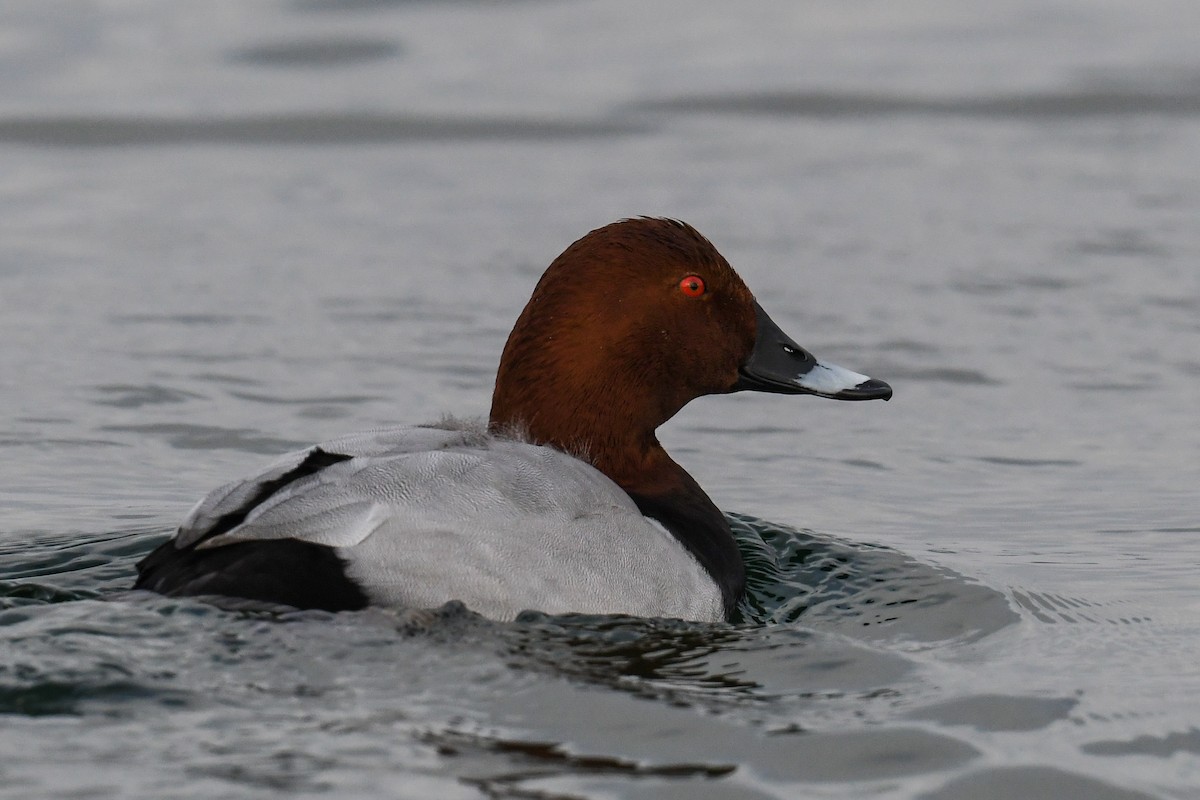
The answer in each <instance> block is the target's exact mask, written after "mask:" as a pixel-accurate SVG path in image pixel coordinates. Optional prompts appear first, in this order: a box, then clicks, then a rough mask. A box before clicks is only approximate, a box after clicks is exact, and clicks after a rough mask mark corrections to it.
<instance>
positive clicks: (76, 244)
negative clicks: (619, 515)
mask: <svg viewBox="0 0 1200 800" xmlns="http://www.w3.org/2000/svg"><path fill="white" fill-rule="evenodd" d="M4 15H5V21H4V27H3V34H2V35H0V70H2V71H3V74H4V76H5V79H4V81H3V84H2V85H0V166H2V167H3V175H4V180H3V181H2V182H0V242H2V246H0V342H2V343H3V344H2V346H0V512H2V514H0V796H2V797H14V798H15V797H21V798H28V797H48V798H49V797H53V798H61V797H116V796H119V797H130V798H166V797H172V798H173V797H181V798H182V797H196V798H217V797H220V798H224V797H229V798H233V797H237V798H242V797H262V798H267V797H288V798H292V797H309V796H328V797H354V798H364V797H389V798H393V797H404V798H430V797H437V798H483V797H514V798H515V797H539V798H581V797H586V798H618V797H619V798H643V797H644V798H676V797H677V798H685V797H686V798H695V797H713V798H756V799H757V798H795V797H830V798H832V797H838V798H863V797H878V798H937V799H938V800H948V799H949V798H954V799H956V800H967V799H974V798H1010V797H1020V798H1055V799H1056V800H1057V799H1058V798H1099V799H1100V800H1107V799H1109V798H1145V797H1158V798H1195V797H1200V700H1198V699H1197V698H1200V669H1198V668H1197V664H1198V663H1200V593H1198V592H1197V579H1196V575H1197V569H1198V566H1200V543H1198V540H1200V492H1198V490H1197V486H1200V413H1198V412H1197V409H1196V401H1195V398H1196V390H1197V386H1198V384H1200V225H1198V224H1197V220H1198V219H1200V170H1198V169H1197V160H1196V154H1197V153H1200V56H1197V50H1196V47H1195V35H1194V33H1195V31H1196V30H1200V6H1196V5H1195V4H1194V3H1189V2H1185V1H1184V0H1175V1H1174V2H1170V1H1168V0H1154V1H1152V2H1149V3H1139V4H1119V3H1093V2H1084V0H1063V1H1061V2H1059V1H1055V2H1038V3H1033V2H1022V1H1021V0H1004V2H990V3H983V2H954V3H951V2H946V1H945V0H929V2H915V3H904V4H893V3H883V2H867V3H856V4H846V3H841V2H834V1H833V0H830V1H829V2H805V3H790V2H761V3H759V2H756V3H748V4H737V6H736V8H735V7H734V6H733V5H731V4H722V3H682V2H679V3H676V2H664V3H658V4H653V5H647V4H636V3H627V2H608V1H607V0H606V2H598V0H596V1H587V0H578V1H576V2H568V1H564V2H554V1H553V0H544V1H542V2H535V1H533V0H530V1H529V2H511V3H487V2H469V1H468V2H437V1H436V0H430V1H429V2H391V1H389V0H367V1H366V2H335V1H334V0H291V1H290V2H277V3H258V4H245V3H238V2H219V3H205V4H160V3H150V2H139V1H138V0H133V1H132V2H129V1H127V0H121V1H120V2H118V1H117V0H111V1H110V2H72V1H71V0H67V1H66V2H56V3H53V4H47V3H35V2H23V1H21V0H18V2H12V3H9V4H8V6H7V7H6V10H5V12H4ZM636 214H654V215H667V216H673V217H679V218H682V219H685V220H688V221H689V222H691V223H693V224H694V225H696V226H697V227H698V228H699V229H700V230H701V231H703V232H704V233H705V234H707V235H708V236H709V237H710V238H711V239H712V240H713V241H714V242H715V243H716V244H717V246H718V247H719V248H720V249H721V250H722V252H723V253H724V254H725V255H726V256H727V257H728V258H729V259H730V260H731V262H732V263H733V264H734V265H735V267H737V268H738V269H739V271H740V272H741V274H742V275H743V277H744V278H745V279H746V281H747V283H748V284H749V285H750V287H751V288H752V289H753V290H754V291H755V292H756V294H757V296H758V297H759V299H760V300H761V301H762V303H763V305H764V306H765V307H766V308H767V309H768V310H769V311H770V313H771V314H772V316H773V317H774V318H775V319H776V321H778V322H779V323H780V324H781V325H782V326H783V327H784V329H785V330H787V331H788V332H789V333H791V334H792V335H793V336H794V337H795V338H796V339H797V340H798V341H799V342H800V343H801V344H803V345H805V346H806V347H811V348H812V349H813V350H814V351H815V352H816V353H818V354H819V355H821V356H824V357H827V358H829V359H830V360H832V361H834V362H836V363H840V364H844V365H845V366H848V367H852V368H854V369H857V370H858V371H861V372H866V373H868V374H871V375H873V376H876V377H879V378H883V379H885V380H887V381H889V382H890V383H891V384H892V385H893V387H894V388H895V390H896V397H895V399H894V400H893V401H892V402H890V403H888V404H882V403H869V404H843V403H832V402H827V401H822V400H818V399H815V398H794V397H793V398H788V397H779V396H733V397H716V398H706V399H703V400H700V401H697V402H695V403H693V404H692V405H691V406H689V407H688V408H687V409H685V410H684V411H683V412H682V413H681V414H680V415H679V416H678V417H677V418H676V419H675V420H673V421H672V422H671V423H669V424H668V425H667V426H666V427H665V428H664V429H663V430H662V432H661V435H662V439H663V441H664V443H665V444H666V446H667V447H668V449H669V450H670V451H671V452H672V454H673V455H674V456H675V457H676V459H677V460H678V461H680V462H681V463H682V464H684V465H685V466H686V467H687V468H688V469H689V471H691V472H692V473H693V475H695V476H696V478H697V479H698V480H699V481H700V483H701V484H702V485H703V486H704V487H705V488H706V489H707V490H708V492H709V493H710V494H711V495H712V497H713V498H714V500H715V501H716V502H717V503H718V505H720V506H721V507H722V508H724V509H726V510H728V512H729V513H730V514H731V519H732V520H733V522H734V526H735V529H736V531H737V533H738V536H739V541H740V544H741V546H742V549H743V551H744V552H745V554H746V558H747V561H748V564H749V566H750V571H751V592H750V595H749V597H748V598H747V601H746V603H744V604H743V607H742V609H741V612H742V619H741V620H740V621H739V622H738V623H737V624H733V625H723V626H716V627H714V626H701V625H692V624H683V623H678V622H670V621H663V620H636V619H625V618H605V617H600V618H597V617H568V618H552V617H545V616H542V615H537V614H529V615H526V616H525V617H523V618H522V619H521V620H519V621H518V622H516V623H512V624H503V625H501V624H494V623H490V622H487V621H484V620H481V619H478V618H476V617H474V616H473V615H471V614H470V613H469V612H467V611H466V610H464V609H462V608H458V607H454V606H450V607H447V608H443V609H439V610H435V611H430V612H425V613H404V612H393V611H384V610H370V611H365V612H360V613H348V614H339V615H329V614H320V613H311V612H305V613H301V612H291V613H273V614H271V613H249V612H244V611H241V612H239V611H235V610H223V609H220V608H216V607H213V606H211V605H206V604H204V603H199V602H195V601H191V600H169V599H164V598H160V597H155V596H149V595H143V594H140V593H136V594H135V593H130V592H128V591H127V589H128V587H129V586H130V585H131V583H132V580H133V576H134V564H135V563H136V561H137V560H138V559H139V558H140V557H141V556H143V555H144V554H146V553H147V552H149V550H150V549H152V548H153V547H154V546H155V545H156V544H157V543H159V542H161V541H163V539H164V538H165V537H166V536H167V535H168V534H169V532H170V530H171V528H172V527H173V526H174V525H175V524H176V523H177V522H178V520H179V519H180V518H181V517H182V516H183V514H184V513H186V511H187V509H188V508H189V507H190V505H191V504H192V503H193V502H194V501H195V500H196V499H197V498H198V497H199V496H200V495H202V494H203V493H204V492H206V491H207V490H208V489H210V488H212V487H213V486H214V485H216V484H218V483H220V482H222V481H224V480H227V479H228V478H230V477H231V476H234V475H238V474H242V473H245V472H248V471H250V470H252V469H254V468H255V467H256V466H258V465H260V464H262V463H263V462H264V461H266V460H267V459H269V458H270V456H271V455H272V454H276V453H279V452H282V451H285V450H287V449H291V448H294V447H299V446H303V445H306V444H308V443H310V442H312V441H316V440H319V439H323V438H329V437H331V436H335V435H337V434H340V433H343V432H346V431H351V430H356V429H361V428H365V427H370V426H373V425H379V424H390V423H397V422H421V421H427V420H431V419H436V418H437V417H438V416H439V415H440V414H442V413H443V412H447V411H450V412H455V413H458V414H463V415H471V414H484V413H486V410H487V407H488V401H489V393H490V390H491V385H492V381H493V377H494V369H495V364H496V361H497V359H498V357H499V353H500V348H501V346H502V344H503V341H504V337H505V336H506V335H507V332H508V329H509V327H510V326H511V324H512V321H513V319H515V317H516V314H517V313H518V311H519V310H520V308H521V306H522V304H523V303H524V301H525V299H526V298H527V297H528V295H529V292H530V291H531V289H532V287H533V284H534V283H535V282H536V280H537V277H538V275H539V274H540V273H541V270H542V269H543V268H544V267H545V266H546V264H548V263H549V261H550V260H551V259H552V258H553V257H554V256H555V255H557V253H558V252H560V251H561V250H562V249H563V248H564V247H565V246H566V245H567V244H569V243H570V242H571V241H573V240H574V239H575V238H577V237H578V236H580V235H581V234H583V233H585V232H586V231H588V230H590V229H591V228H594V227H598V226H599V225H602V224H605V223H607V222H609V221H612V220H614V219H617V218H620V217H625V216H631V215H636Z"/></svg>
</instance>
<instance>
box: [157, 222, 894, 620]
mask: <svg viewBox="0 0 1200 800" xmlns="http://www.w3.org/2000/svg"><path fill="white" fill-rule="evenodd" d="M743 391H755V392H768V393H775V394H787V395H816V396H819V397H826V398H832V399H836V400H875V399H882V400H889V399H890V398H891V396H892V389H891V387H890V386H889V385H888V384H887V383H886V382H884V381H882V380H877V379H874V378H870V377H868V376H866V375H861V374H859V373H857V372H854V371H852V370H849V369H846V368H843V367H839V366H836V365H834V364H830V363H827V362H824V361H820V360H818V359H817V358H816V357H814V356H813V355H812V354H811V353H810V352H809V351H808V350H806V349H804V348H803V347H801V346H800V345H798V344H796V343H795V342H794V341H793V340H792V339H791V338H790V337H789V336H788V335H787V334H785V333H784V332H783V331H782V330H781V329H780V328H779V326H778V325H776V323H775V322H774V321H773V320H772V319H771V317H770V316H768V315H767V312H766V311H764V310H763V308H762V306H761V305H759V303H758V301H757V300H756V299H755V297H754V295H753V294H752V293H751V292H750V290H749V288H747V286H746V284H745V283H744V282H743V281H742V279H741V278H740V277H738V275H737V273H736V272H735V271H734V269H733V268H732V267H731V266H730V264H729V262H728V261H727V260H726V259H725V258H724V257H723V256H722V255H721V254H720V253H719V252H718V251H717V249H716V247H714V246H713V244H712V243H711V242H710V241H709V240H708V239H706V238H705V237H704V236H702V235H701V234H700V233H699V232H698V231H697V230H696V229H695V228H693V227H692V226H690V225H688V224H686V223H684V222H681V221H678V220H673V219H665V218H658V217H637V218H631V219H624V220H620V221H618V222H614V223H612V224H609V225H605V226H603V227H601V228H597V229H596V230H593V231H591V232H590V233H588V234H587V235H585V236H583V237H582V238H580V239H579V240H578V241H576V242H574V243H573V244H571V245H570V246H569V247H567V249H566V250H564V251H563V252H562V254H560V255H559V256H558V257H557V258H556V259H554V261H553V262H552V263H551V264H550V266H549V267H548V268H547V269H546V271H545V273H544V274H543V275H542V277H541V279H540V280H539V281H538V283H537V285H536V287H535V288H534V290H533V294H532V296H531V297H530V299H529V302H528V303H527V304H526V305H525V308H524V310H523V311H522V312H521V314H520V315H519V317H518V318H517V321H516V324H515V325H514V326H513V329H512V332H511V334H510V335H509V337H508V340H507V342H506V343H505V345H504V348H503V352H502V354H501V357H500V364H499V367H498V369H497V373H496V382H495V389H494V392H493V395H492V402H491V409H490V413H489V415H488V418H487V420H486V421H470V420H467V421H464V420H461V419H459V418H455V417H446V418H444V419H442V420H441V421H438V422H434V423H431V424H426V425H417V426H406V427H388V428H381V429H375V430H369V431H365V432H361V433H355V434H350V435H347V436H343V437H341V438H336V439H332V440H329V441H326V442H322V443H320V444H317V445H314V446H312V447H309V448H307V449H305V450H299V451H296V452H292V453H288V454H286V455H283V456H281V457H279V458H278V459H277V460H276V461H274V463H271V464H269V465H268V466H266V467H265V468H264V469H262V471H261V472H259V473H258V474H256V475H253V476H252V477H248V478H244V479H239V480H235V481H233V482H231V483H227V484H225V485H223V486H221V487H219V488H217V489H215V490H213V491H212V492H210V493H209V494H208V495H207V496H206V497H204V498H203V499H202V500H200V502H199V503H197V504H196V506H195V507H194V508H192V510H191V511H190V512H189V513H188V514H187V515H186V516H185V517H184V519H183V522H182V523H181V524H180V525H179V527H178V529H177V530H176V531H175V532H174V535H173V536H172V537H171V538H170V539H168V540H167V541H165V542H163V543H162V544H161V545H159V546H158V547H157V548H156V549H154V550H153V551H152V552H151V553H150V554H149V555H147V556H146V557H145V558H144V559H143V560H142V561H140V562H139V563H138V565H137V571H138V577H137V579H136V583H135V585H134V589H138V590H147V591H150V592H156V593H158V594H161V595H167V596H172V597H180V596H189V597H206V596H207V597H214V598H227V599H228V598H233V599H236V600H240V601H245V602H249V603H254V604H266V605H270V606H287V607H294V608H299V609H320V610H324V611H332V612H337V611H350V610H358V609H363V608H366V607H368V606H383V607H388V608H396V609H410V610H419V609H429V608H438V607H441V606H444V605H445V604H447V603H461V604H463V605H465V606H466V607H467V608H468V609H470V610H471V611H473V612H475V613H478V614H480V615H482V616H484V617H488V618H491V619H493V620H499V621H504V620H512V619H515V618H516V617H517V616H518V615H519V614H520V613H521V612H523V611H537V612H543V613H546V614H552V615H557V614H605V615H607V614H621V615H630V616H636V617H664V618H678V619H682V620H691V621H697V622H722V621H729V620H732V619H735V617H736V613H737V607H738V604H739V602H740V601H741V599H742V596H743V594H744V592H745V585H746V574H745V568H744V566H743V563H742V558H741V556H740V554H739V550H738V546H737V543H736V540H735V538H734V536H733V533H732V531H731V529H730V525H729V522H728V521H727V519H726V517H725V515H724V514H723V513H722V512H721V511H720V510H719V509H718V508H717V506H716V505H715V504H714V503H713V501H712V500H711V499H710V498H709V496H708V495H707V494H706V493H705V492H704V490H703V489H702V488H701V487H700V485H699V484H698V483H697V482H696V480H695V479H694V478H693V477H692V476H691V475H689V474H688V473H687V471H685V470H684V469H683V467H681V466H680V465H679V464H677V463H676V462H675V461H674V460H673V459H672V458H671V456H670V455H668V453H667V451H666V450H665V449H664V448H663V446H662V444H661V443H660V442H659V440H658V438H657V436H656V431H657V429H658V428H659V427H660V426H661V425H662V424H663V423H665V422H666V421H667V420H669V419H671V418H672V417H673V416H675V414H676V413H677V412H678V411H679V410H680V409H682V408H683V407H684V406H685V405H686V404H687V403H688V402H689V401H691V400H693V399H695V398H697V397H701V396H705V395H713V394H730V393H734V392H743Z"/></svg>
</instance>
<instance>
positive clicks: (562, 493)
mask: <svg viewBox="0 0 1200 800" xmlns="http://www.w3.org/2000/svg"><path fill="white" fill-rule="evenodd" d="M266 543H270V545H271V547H272V548H273V550H274V552H273V553H272V554H271V557H270V561H276V562H277V561H280V560H282V558H283V550H284V549H285V548H286V547H288V546H289V545H291V546H294V547H295V553H294V555H292V556H291V558H290V560H291V561H292V563H293V567H292V575H291V584H292V585H294V586H297V587H298V588H299V587H300V586H301V585H304V584H307V589H308V600H307V602H302V601H299V600H297V599H296V598H293V599H292V600H293V601H292V602H291V603H289V604H290V605H305V606H310V607H314V606H315V607H319V608H324V609H326V610H330V611H341V610H348V609H354V608H361V607H363V606H365V605H368V604H372V605H382V606H395V607H405V608H430V607H436V606H440V605H442V604H444V603H446V602H449V601H451V600H460V601H462V602H463V603H465V604H466V605H467V606H468V607H469V608H471V609H472V610H474V611H477V612H479V613H481V614H483V615H485V616H487V617H491V618H493V619H512V618H513V617H515V616H516V615H517V614H518V613H520V612H521V611H523V610H525V609H539V610H541V611H546V612H549V613H565V612H580V613H596V614H600V613H621V614H632V615H636V616H670V617H680V618H684V619H696V620H718V619H722V618H724V617H725V616H726V610H725V605H726V604H725V601H723V599H722V595H721V591H720V589H719V588H718V587H717V584H716V582H715V581H714V580H713V578H712V577H711V576H710V575H709V574H708V573H707V572H706V571H705V570H704V569H703V568H702V567H701V566H700V563H699V562H698V561H697V560H696V558H695V556H693V555H692V554H691V553H689V552H688V550H687V549H686V548H685V547H684V546H683V544H682V543H681V541H680V540H679V539H677V538H676V537H674V536H672V535H671V534H670V533H669V532H668V531H667V530H666V528H665V527H663V526H662V525H661V524H658V523H656V522H652V521H651V519H650V518H647V517H645V516H644V515H643V514H642V512H641V511H640V510H639V509H638V507H637V505H636V503H635V502H634V500H633V499H632V498H631V497H630V496H629V495H628V494H627V493H625V492H624V491H622V489H621V488H620V487H619V486H617V485H616V484H615V483H613V482H612V481H611V480H609V479H608V478H607V477H606V476H605V475H604V474H603V473H601V472H599V471H598V470H596V469H595V468H594V467H592V466H591V465H589V464H588V463H586V462H584V461H582V460H580V459H578V458H575V457H573V456H570V455H567V454H566V453H563V452H560V451H558V450H556V449H554V448H552V447H544V446H538V445H534V444H530V443H528V442H524V441H519V440H517V439H514V438H511V437H507V436H497V435H492V434H489V433H487V432H486V431H485V430H483V429H482V428H481V427H480V426H472V425H467V426H464V425H461V424H459V423H455V422H450V423H443V424H442V425H441V426H439V427H414V428H387V429H383V430H375V431H367V432H363V433H359V434H355V435H351V436H346V437H342V438H340V439H335V440H333V441H329V442H323V443H321V444H319V445H316V446H315V447H310V448H309V449H307V450H300V451H297V452H294V453H288V454H287V455H285V456H282V457H281V458H280V459H279V460H277V461H276V462H275V463H274V464H272V465H270V466H269V467H268V468H267V469H266V470H264V471H263V472H262V473H261V474H260V475H258V476H256V477H254V478H251V479H248V480H243V481H236V482H234V483H230V484H227V485H225V486H222V487H220V488H218V489H216V490H214V491H213V492H212V493H211V494H209V495H208V496H207V497H205V498H204V499H203V500H201V501H200V503H199V504H197V505H196V507H195V508H193V509H192V511H191V513H190V514H188V515H187V517H186V518H185V519H184V521H183V524H182V525H181V526H180V528H179V532H178V533H177V534H176V537H175V539H174V540H173V541H172V542H169V543H168V545H170V549H165V548H164V549H163V550H161V551H160V555H161V556H164V558H163V562H162V563H161V565H160V564H156V563H152V561H153V559H154V558H155V556H151V558H150V559H148V560H147V563H146V565H145V566H144V567H143V579H142V581H141V582H140V583H139V587H140V588H145V589H151V590H155V591H164V592H170V593H175V594H189V595H196V594H213V595H229V594H233V595H237V596H240V597H247V598H249V599H254V600H262V601H268V602H270V601H277V596H278V591H279V590H278V588H277V587H275V586H273V585H272V582H271V581H266V582H261V583H260V580H259V579H260V577H261V572H262V570H263V569H264V566H266V568H267V569H270V567H269V564H270V561H268V563H267V565H263V564H261V563H258V560H257V559H253V558H242V559H237V560H235V561H233V562H231V563H220V562H222V561H224V560H225V559H226V557H227V556H226V554H227V553H228V552H229V550H230V548H231V547H233V546H236V545H239V544H240V545H241V546H243V547H249V548H251V549H252V548H255V547H260V548H261V547H262V546H263V545H264V544H266ZM314 546H316V547H319V548H322V549H325V550H328V551H330V553H332V554H334V555H335V556H336V558H334V559H319V558H313V559H310V563H309V565H308V566H306V567H299V566H296V565H298V564H299V563H302V562H303V560H304V559H305V557H306V553H308V552H309V551H310V550H311V549H312V548H313V547H314ZM316 552H317V553H319V552H320V551H319V550H318V551H316ZM218 564H219V566H220V568H214V567H217V566H218ZM303 573H308V574H303ZM259 588H261V589H263V591H262V592H261V594H258V593H256V590H257V589H259Z"/></svg>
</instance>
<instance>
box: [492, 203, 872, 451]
mask: <svg viewBox="0 0 1200 800" xmlns="http://www.w3.org/2000/svg"><path fill="white" fill-rule="evenodd" d="M746 390H751V391H760V392H775V393H781V394H816V395H820V396H822V397H831V398H834V399H838V400H872V399H882V400H887V399H889V398H890V397H891V396H892V390H891V387H889V386H888V385H887V384H886V383H884V382H883V381H879V380H874V379H871V378H868V377H867V376H865V375H860V374H858V373H856V372H852V371H850V370H847V369H843V368H841V367H838V366H835V365H832V364H826V363H822V362H820V361H818V360H817V359H816V358H814V357H813V356H812V355H811V354H810V353H809V352H808V351H807V350H805V349H804V348H802V347H800V346H799V345H797V344H796V343H795V342H794V341H792V339H791V338H789V337H788V336H787V334H785V333H784V332H783V331H782V330H780V329H779V327H778V326H777V325H776V324H775V323H774V322H773V321H772V320H771V318H770V317H769V316H768V315H767V313H766V311H764V310H763V309H762V307H761V306H760V305H759V304H758V302H757V301H756V300H755V298H754V295H753V294H752V293H751V292H750V290H749V289H748V288H747V287H746V285H745V284H744V283H743V282H742V280H741V278H739V277H738V275H737V273H736V272H734V270H733V268H732V267H730V266H729V262H727V261H726V260H725V258H724V257H723V256H722V255H721V254H720V253H718V252H717V250H716V248H715V247H713V245H712V244H711V243H710V242H709V241H708V240H707V239H705V238H704V237H703V236H701V235H700V234H699V233H698V232H697V231H696V230H695V229H694V228H692V227H691V226H689V225H686V224H684V223H682V222H677V221H674V220H667V219H650V218H638V219H628V220H623V221H621V222H615V223H613V224H611V225H606V226H604V227H603V228H599V229H597V230H594V231H592V232H591V233H589V234H587V235H586V236H584V237H583V238H582V239H580V240H579V241H577V242H575V243H574V244H572V245H571V246H570V247H568V248H567V249H566V250H565V251H564V252H563V253H562V255H560V256H559V257H558V258H556V259H555V260H554V263H552V264H551V265H550V267H549V268H548V269H547V270H546V272H545V274H544V275H543V276H542V278H541V280H540V281H539V282H538V285H537V288H535V289H534V291H533V296H532V297H531V298H530V299H529V303H528V304H527V305H526V306H525V310H524V311H522V312H521V315H520V317H519V318H518V319H517V323H516V325H515V326H514V327H513V330H512V334H511V335H510V336H509V338H508V342H507V344H506V345H505V347H504V353H503V355H502V357H501V360H500V368H499V371H498V373H497V376H496V390H495V394H494V396H493V399H492V411H491V424H492V426H493V427H494V428H504V427H518V428H521V429H524V430H525V431H527V434H528V436H529V437H530V439H531V440H533V441H538V442H544V443H548V444H554V445H556V446H559V447H564V448H567V449H581V450H587V449H590V448H592V447H594V446H596V445H597V443H603V442H604V441H605V440H611V439H626V438H630V437H632V438H638V437H649V438H650V439H652V438H653V431H654V430H655V429H656V428H657V427H658V426H659V425H661V424H662V423H664V422H666V421H667V420H668V419H670V418H671V417H672V416H673V415H674V414H675V413H676V412H677V411H678V410H679V409H680V408H682V407H683V406H684V404H686V403H687V402H688V401H690V400H692V399H694V398H696V397H700V396H702V395H706V394H723V393H728V392H737V391H746Z"/></svg>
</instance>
